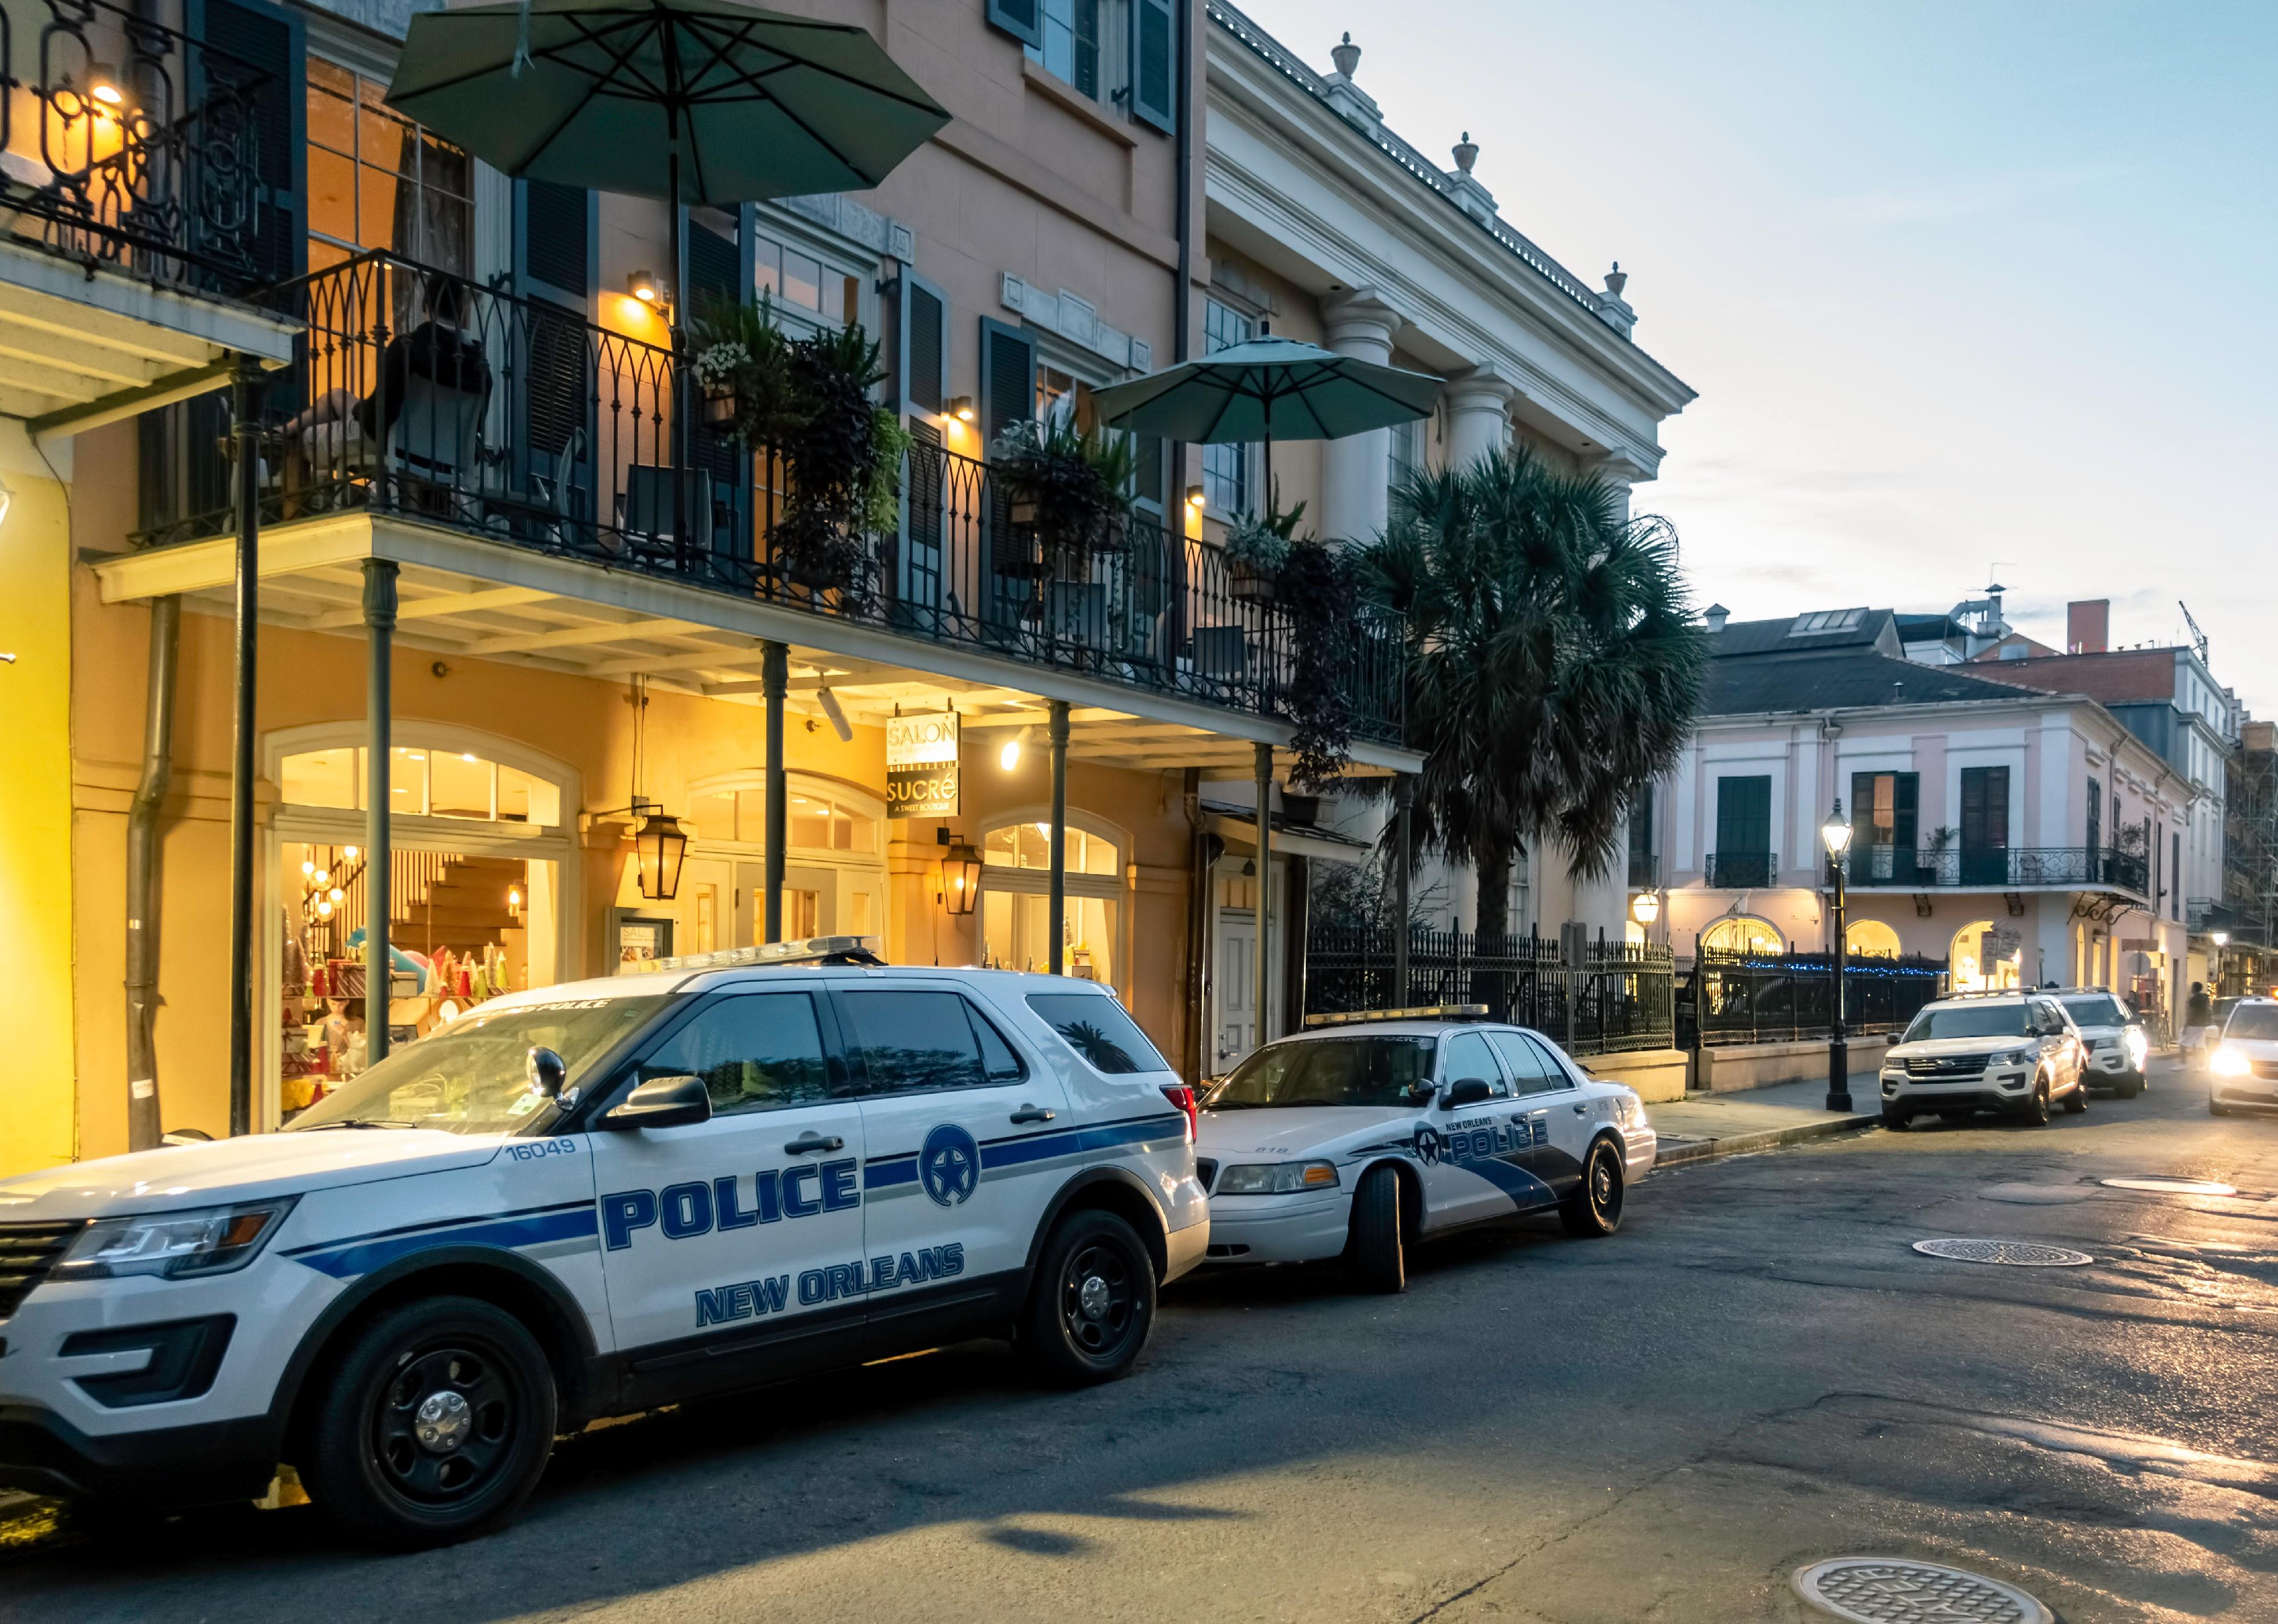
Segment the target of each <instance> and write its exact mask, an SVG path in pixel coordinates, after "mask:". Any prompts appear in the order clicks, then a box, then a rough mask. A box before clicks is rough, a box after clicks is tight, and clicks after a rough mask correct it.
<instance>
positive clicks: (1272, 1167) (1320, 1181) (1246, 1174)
mask: <svg viewBox="0 0 2278 1624" xmlns="http://www.w3.org/2000/svg"><path fill="white" fill-rule="evenodd" d="M1336 1182H1337V1170H1336V1166H1335V1164H1334V1163H1329V1162H1245V1163H1242V1164H1241V1165H1239V1166H1236V1167H1229V1168H1227V1169H1226V1170H1224V1171H1222V1172H1220V1173H1219V1176H1218V1182H1217V1183H1216V1184H1215V1185H1212V1186H1211V1193H1212V1194H1214V1195H1290V1194H1294V1193H1296V1192H1297V1191H1300V1190H1323V1189H1334V1187H1335V1186H1336Z"/></svg>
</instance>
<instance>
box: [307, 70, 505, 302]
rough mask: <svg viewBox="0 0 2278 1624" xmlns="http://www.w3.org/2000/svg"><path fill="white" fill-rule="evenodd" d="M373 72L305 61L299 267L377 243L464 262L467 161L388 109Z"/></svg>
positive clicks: (470, 177)
mask: <svg viewBox="0 0 2278 1624" xmlns="http://www.w3.org/2000/svg"><path fill="white" fill-rule="evenodd" d="M386 90H387V87H386V85H384V84H382V83H381V82H380V81H379V80H376V79H366V78H365V77H364V76H363V74H361V73H358V72H354V71H352V70H350V69H348V68H344V67H341V66H340V65H337V64H335V63H331V62H326V61H325V60H323V59H322V58H321V57H310V59H309V269H310V270H311V271H321V270H323V269H324V268H325V266H327V265H336V264H339V263H340V262H341V261H342V260H345V259H348V257H350V256H351V255H355V254H356V253H358V252H361V251H362V250H363V249H366V248H386V249H389V250H391V251H393V252H394V253H396V254H400V255H402V256H403V257H404V258H406V259H409V260H415V261H417V263H420V264H423V265H432V266H433V267H434V268H435V269H436V270H438V271H449V272H451V273H452V274H453V275H455V276H466V275H468V274H470V272H471V271H472V270H473V252H474V226H475V205H474V163H473V160H472V159H470V158H469V157H468V156H467V155H466V154H465V153H463V152H462V151H461V150H459V149H458V148H456V147H455V146H453V145H451V143H450V142H448V141H442V140H440V139H439V138H437V137H436V136H434V135H432V134H430V133H428V132H427V131H425V130H424V129H422V128H421V127H420V126H418V125H417V124H414V123H412V122H411V120H409V118H404V117H403V116H402V115H401V114H400V113H398V112H396V111H394V109H392V108H390V107H389V106H388V105H387V103H386V100H385V97H386Z"/></svg>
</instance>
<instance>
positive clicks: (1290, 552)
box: [1274, 502, 1361, 785]
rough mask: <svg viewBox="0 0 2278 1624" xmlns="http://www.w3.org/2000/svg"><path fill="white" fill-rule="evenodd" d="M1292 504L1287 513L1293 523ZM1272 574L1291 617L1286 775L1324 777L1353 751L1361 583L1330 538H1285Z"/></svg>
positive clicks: (1303, 780)
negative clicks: (1291, 727)
mask: <svg viewBox="0 0 2278 1624" xmlns="http://www.w3.org/2000/svg"><path fill="white" fill-rule="evenodd" d="M1304 506H1305V505H1304V504H1303V502H1300V503H1298V504H1297V509H1296V513H1292V514H1291V515H1289V519H1290V523H1291V525H1292V527H1293V528H1294V526H1295V523H1296V515H1297V513H1302V512H1303V511H1304ZM1282 545H1283V548H1284V553H1283V557H1282V561H1281V566H1280V569H1279V571H1278V572H1277V573H1276V576H1275V578H1274V588H1275V591H1276V595H1277V596H1278V597H1279V598H1280V600H1281V602H1282V604H1283V605H1284V606H1285V609H1284V613H1285V614H1288V620H1289V644H1290V656H1291V658H1290V668H1289V682H1288V687H1287V688H1286V689H1284V690H1283V691H1282V695H1281V709H1282V712H1283V713H1284V714H1286V715H1287V716H1288V719H1289V720H1290V721H1291V722H1293V723H1294V724H1296V731H1295V732H1294V733H1293V734H1292V736H1291V737H1290V741H1289V744H1290V748H1291V749H1292V750H1293V751H1295V752H1296V758H1297V759H1296V765H1295V766H1293V767H1292V769H1291V773H1290V777H1291V780H1292V782H1296V783H1299V784H1305V785H1319V784H1323V783H1326V782H1328V781H1329V780H1330V779H1333V778H1334V777H1336V776H1337V774H1340V773H1342V772H1343V771H1344V769H1345V765H1346V763H1347V761H1348V760H1349V759H1350V757H1351V752H1352V728H1353V702H1352V690H1353V675H1354V673H1353V655H1354V651H1355V649H1356V647H1357V638H1356V637H1355V628H1356V623H1357V621H1358V620H1359V618H1360V608H1361V603H1360V586H1359V583H1358V582H1357V580H1356V579H1355V578H1354V575H1353V568H1352V566H1351V565H1350V564H1349V562H1347V561H1346V560H1345V558H1344V556H1343V554H1342V553H1339V552H1338V551H1337V550H1336V549H1335V548H1334V547H1332V546H1331V545H1329V544H1328V543H1326V542H1324V541H1320V540H1318V539H1315V538H1310V537H1309V538H1304V539H1303V540H1288V541H1285V542H1284V543H1283V544H1282Z"/></svg>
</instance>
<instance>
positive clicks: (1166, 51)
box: [1131, 0, 1180, 133]
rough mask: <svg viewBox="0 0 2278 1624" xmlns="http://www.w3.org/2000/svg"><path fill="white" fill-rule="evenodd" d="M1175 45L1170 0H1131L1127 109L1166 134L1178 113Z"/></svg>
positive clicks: (1176, 36)
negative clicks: (1128, 100) (1129, 86)
mask: <svg viewBox="0 0 2278 1624" xmlns="http://www.w3.org/2000/svg"><path fill="white" fill-rule="evenodd" d="M1179 45H1180V42H1179V16H1178V12H1177V11H1174V10H1173V0H1131V111H1132V112H1133V114H1134V115H1135V116H1136V117H1137V118H1138V119H1139V121H1140V122H1141V123H1142V124H1151V125H1153V126H1155V127H1156V128H1157V129H1158V130H1162V131H1165V132H1166V133H1167V132H1169V131H1171V130H1173V129H1175V128H1176V127H1177V122H1178V116H1179V105H1178V103H1179V71H1178V62H1179Z"/></svg>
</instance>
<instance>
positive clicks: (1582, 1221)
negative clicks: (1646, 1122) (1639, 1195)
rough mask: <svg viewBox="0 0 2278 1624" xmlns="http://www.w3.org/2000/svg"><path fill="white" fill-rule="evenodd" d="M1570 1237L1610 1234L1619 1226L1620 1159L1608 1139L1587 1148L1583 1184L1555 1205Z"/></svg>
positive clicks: (1620, 1206)
mask: <svg viewBox="0 0 2278 1624" xmlns="http://www.w3.org/2000/svg"><path fill="white" fill-rule="evenodd" d="M1558 1216H1559V1220H1560V1221H1561V1222H1562V1223H1563V1224H1565V1226H1566V1232H1567V1233H1568V1234H1570V1235H1582V1236H1591V1235H1610V1234H1612V1233H1613V1232H1614V1231H1616V1230H1617V1229H1619V1228H1621V1226H1622V1158H1621V1155H1620V1154H1619V1153H1618V1152H1617V1151H1616V1150H1615V1148H1614V1146H1613V1141H1612V1140H1602V1139H1601V1140H1599V1141H1598V1142H1597V1143H1596V1144H1594V1145H1593V1146H1591V1147H1590V1155H1589V1156H1588V1158H1587V1159H1586V1161H1584V1163H1582V1182H1581V1183H1580V1184H1579V1185H1577V1186H1575V1187H1574V1191H1573V1193H1572V1194H1571V1195H1569V1196H1567V1197H1566V1199H1565V1200H1564V1201H1561V1202H1559V1204H1558Z"/></svg>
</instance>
